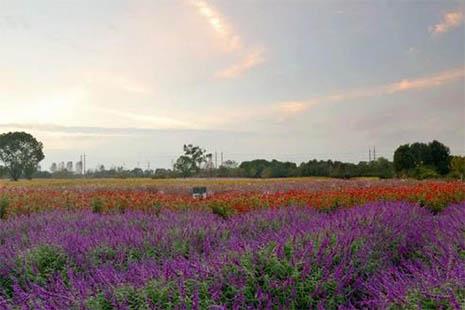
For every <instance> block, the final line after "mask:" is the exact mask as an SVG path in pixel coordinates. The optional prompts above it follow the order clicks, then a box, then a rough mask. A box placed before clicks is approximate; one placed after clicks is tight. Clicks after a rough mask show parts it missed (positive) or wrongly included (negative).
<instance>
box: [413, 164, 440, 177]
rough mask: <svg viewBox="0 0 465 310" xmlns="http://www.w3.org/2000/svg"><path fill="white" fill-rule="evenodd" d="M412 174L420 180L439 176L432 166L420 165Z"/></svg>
mask: <svg viewBox="0 0 465 310" xmlns="http://www.w3.org/2000/svg"><path fill="white" fill-rule="evenodd" d="M412 176H413V177H414V178H416V179H418V180H425V179H434V178H437V177H439V174H438V173H437V172H436V170H434V169H433V168H431V167H428V166H418V167H416V168H415V169H414V170H413V172H412Z"/></svg>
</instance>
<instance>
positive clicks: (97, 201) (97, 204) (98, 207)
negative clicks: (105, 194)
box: [91, 197, 103, 214]
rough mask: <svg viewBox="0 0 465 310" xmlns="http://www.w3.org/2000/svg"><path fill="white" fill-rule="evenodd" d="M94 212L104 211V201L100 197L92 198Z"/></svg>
mask: <svg viewBox="0 0 465 310" xmlns="http://www.w3.org/2000/svg"><path fill="white" fill-rule="evenodd" d="M91 207H92V212H93V213H99V214H100V213H102V211H103V201H102V199H101V198H100V197H94V198H92V202H91Z"/></svg>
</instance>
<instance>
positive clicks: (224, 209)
mask: <svg viewBox="0 0 465 310" xmlns="http://www.w3.org/2000/svg"><path fill="white" fill-rule="evenodd" d="M209 207H210V209H211V210H212V212H213V214H216V215H218V216H219V217H221V218H223V219H228V218H229V217H231V215H233V214H234V212H233V209H232V208H231V207H229V206H228V205H226V204H225V203H222V202H219V201H215V202H211V203H210V204H209Z"/></svg>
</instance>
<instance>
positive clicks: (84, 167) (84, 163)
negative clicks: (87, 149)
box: [83, 153, 87, 175]
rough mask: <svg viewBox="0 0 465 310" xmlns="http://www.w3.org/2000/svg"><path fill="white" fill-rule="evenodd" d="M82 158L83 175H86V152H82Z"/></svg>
mask: <svg viewBox="0 0 465 310" xmlns="http://www.w3.org/2000/svg"><path fill="white" fill-rule="evenodd" d="M83 158H84V162H83V169H84V175H86V174H87V173H86V172H87V170H86V153H84V155H83Z"/></svg>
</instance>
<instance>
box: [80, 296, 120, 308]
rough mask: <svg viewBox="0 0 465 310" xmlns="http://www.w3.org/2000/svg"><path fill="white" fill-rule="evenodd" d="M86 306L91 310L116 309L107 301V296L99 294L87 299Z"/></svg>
mask: <svg viewBox="0 0 465 310" xmlns="http://www.w3.org/2000/svg"><path fill="white" fill-rule="evenodd" d="M86 306H87V308H88V309H89V310H113V309H116V308H115V307H114V306H113V305H112V303H111V301H109V300H107V298H106V297H105V294H103V293H99V294H97V295H96V296H92V297H90V298H88V299H87V301H86Z"/></svg>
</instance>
